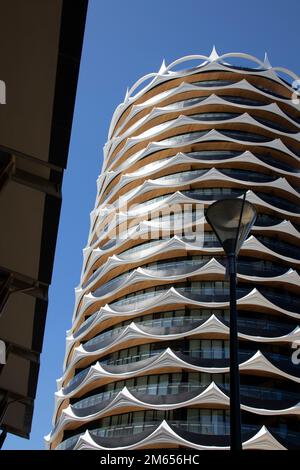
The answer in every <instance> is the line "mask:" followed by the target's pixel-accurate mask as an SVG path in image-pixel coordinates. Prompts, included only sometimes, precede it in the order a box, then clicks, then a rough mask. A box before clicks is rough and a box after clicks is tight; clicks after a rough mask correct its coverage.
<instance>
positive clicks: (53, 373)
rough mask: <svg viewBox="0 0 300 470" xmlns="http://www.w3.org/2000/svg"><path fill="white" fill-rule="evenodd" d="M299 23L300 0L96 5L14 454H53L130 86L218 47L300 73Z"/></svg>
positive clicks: (108, 0) (138, 0)
mask: <svg viewBox="0 0 300 470" xmlns="http://www.w3.org/2000/svg"><path fill="white" fill-rule="evenodd" d="M299 17H300V2H299V0H285V1H284V2H283V1H280V0H251V1H250V0H249V1H245V0H226V1H224V0H213V1H207V0H184V1H182V0H180V1H179V0H151V1H146V0H90V4H89V10H88V16H87V25H86V32H85V40H84V47H83V55H82V62H81V70H80V76H79V85H78V91H77V101H76V108H75V115H74V122H73V131H72V138H71V144H70V151H69V159H68V168H67V171H66V173H65V178H64V184H63V205H62V213H61V220H60V226H59V234H58V242H57V249H56V257H55V265H54V272H53V279H52V286H51V288H50V293H49V308H48V319H47V325H46V333H45V340H44V348H43V354H42V356H41V369H40V376H39V384H38V390H37V398H36V402H35V412H34V418H33V424H32V431H31V439H30V440H29V441H27V440H24V439H20V438H17V437H14V436H9V437H8V438H7V440H6V443H5V445H4V449H43V448H44V443H43V436H44V435H45V434H47V433H48V432H49V431H50V429H51V417H52V413H53V403H54V391H55V389H56V379H57V378H58V377H60V376H61V374H62V363H63V358H64V352H65V332H66V330H67V329H68V328H70V325H71V316H72V312H73V303H74V287H75V286H76V285H77V284H78V281H79V275H80V271H81V264H82V249H83V248H84V246H85V244H86V241H87V235H88V232H89V213H90V211H91V210H92V209H93V206H94V201H95V195H96V178H97V176H98V174H99V172H100V170H101V164H102V147H103V145H104V143H105V141H106V137H107V130H108V126H109V123H110V119H111V116H112V113H113V111H114V109H115V107H116V106H117V105H118V104H119V103H120V102H121V101H123V98H124V95H125V91H126V88H127V86H130V85H132V84H133V83H134V82H135V81H136V80H137V79H138V78H139V77H140V76H142V75H145V74H146V73H149V72H153V71H157V70H158V69H159V67H160V64H161V62H162V59H163V58H165V59H166V61H167V63H170V62H171V61H173V60H175V59H176V58H179V57H181V56H183V55H188V54H209V53H210V51H211V49H212V46H213V44H215V45H216V47H217V50H218V52H219V53H225V52H233V51H235V52H236V51H238V52H248V53H250V54H253V55H256V56H257V57H259V58H263V56H264V52H265V51H267V52H268V55H269V59H270V62H271V63H272V65H274V66H275V65H282V66H285V67H287V68H290V69H292V70H294V71H295V72H296V73H298V74H300V56H299Z"/></svg>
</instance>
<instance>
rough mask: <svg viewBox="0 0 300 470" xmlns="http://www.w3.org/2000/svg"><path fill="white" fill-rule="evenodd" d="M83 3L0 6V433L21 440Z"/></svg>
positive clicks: (15, 0) (50, 0) (32, 383)
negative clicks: (0, 354)
mask: <svg viewBox="0 0 300 470" xmlns="http://www.w3.org/2000/svg"><path fill="white" fill-rule="evenodd" d="M87 3H88V2H87V0H77V1H76V2H74V1H72V0H45V1H42V2H41V1H39V0H27V1H26V2H24V1H23V0H7V1H5V2H2V4H1V20H2V21H1V29H0V58H1V60H0V80H2V81H3V82H4V83H5V87H6V104H0V217H1V234H0V340H3V341H4V342H5V345H6V348H7V354H6V355H7V362H6V364H5V365H3V366H0V428H1V429H3V430H6V431H7V432H11V433H14V434H17V435H19V436H23V437H27V438H28V437H29V433H30V429H31V421H32V413H33V404H34V398H35V394H36V386H37V380H38V373H39V356H40V353H41V350H42V344H43V335H44V327H45V320H46V313H47V303H48V299H47V294H48V286H49V284H50V282H51V276H52V268H53V260H54V252H55V244H56V236H57V230H58V223H59V216H60V207H61V184H62V178H63V171H64V168H65V167H66V164H67V155H68V147H69V140H70V133H71V126H72V118H73V110H74V103H75V95H76V88H77V79H78V72H79V64H80V57H81V49H82V42H83V34H84V27H85V17H86V10H87Z"/></svg>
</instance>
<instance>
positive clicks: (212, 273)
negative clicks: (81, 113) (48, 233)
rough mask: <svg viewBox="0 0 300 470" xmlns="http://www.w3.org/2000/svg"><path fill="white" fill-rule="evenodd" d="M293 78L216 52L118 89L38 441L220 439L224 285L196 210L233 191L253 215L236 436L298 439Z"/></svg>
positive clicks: (299, 311)
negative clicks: (121, 95)
mask: <svg viewBox="0 0 300 470" xmlns="http://www.w3.org/2000/svg"><path fill="white" fill-rule="evenodd" d="M191 60H193V61H194V63H197V64H196V65H195V66H193V67H192V68H188V69H187V68H185V67H186V65H185V62H188V61H191ZM236 61H237V62H238V65H234V64H235V62H236ZM242 61H247V66H242V65H241V63H242ZM249 62H250V63H251V64H250V66H249ZM282 73H285V79H283V78H282ZM296 79H297V77H296V76H295V75H294V74H293V73H292V72H289V71H287V70H285V69H282V68H274V67H272V66H271V65H270V63H269V62H268V59H267V58H265V60H264V61H260V60H258V59H256V58H255V57H252V56H249V55H247V54H225V55H223V56H219V55H218V54H217V52H216V50H215V49H213V51H212V53H211V55H210V56H209V57H206V56H192V57H184V58H182V59H179V60H177V61H175V62H173V63H172V64H171V65H169V66H166V65H165V64H164V63H163V64H162V66H161V69H160V70H159V72H158V73H153V74H149V75H147V76H146V77H143V78H142V79H141V80H139V81H138V82H137V83H136V84H135V85H134V86H133V87H132V88H131V90H130V91H128V92H127V94H126V97H125V100H124V102H123V103H122V104H121V105H120V106H119V107H118V108H117V109H116V111H115V113H114V115H113V118H112V122H111V126H110V130H109V136H108V142H107V144H106V145H105V147H104V163H103V169H102V172H101V175H100V176H99V179H98V187H97V197H96V204H95V208H94V210H93V211H92V213H91V229H90V234H89V239H88V244H87V247H86V248H85V249H84V261H83V269H82V274H81V281H80V285H79V287H78V288H76V301H75V309H74V316H73V323H72V328H71V329H70V330H69V331H68V332H67V347H66V358H65V364H64V374H63V376H62V377H61V378H60V379H59V380H58V391H57V392H56V395H55V412H54V418H53V430H52V432H51V433H50V434H49V435H48V436H47V437H46V443H47V446H48V448H50V449H142V448H159V447H163V448H173V447H179V448H180V447H189V448H195V449H199V450H201V449H224V448H225V449H226V448H229V434H230V428H229V393H230V384H229V331H230V330H229V329H230V325H229V304H228V297H229V286H228V280H227V277H226V262H225V258H224V253H223V251H222V249H221V247H220V245H219V243H218V240H217V239H216V238H215V236H214V234H213V232H212V231H211V228H210V227H209V225H208V224H207V223H206V221H205V217H204V216H205V209H206V208H207V207H208V205H209V204H211V203H212V202H213V201H215V200H218V199H223V198H228V197H229V198H239V197H243V195H244V193H245V192H246V197H247V200H248V201H250V202H252V203H253V204H255V206H256V209H257V212H258V217H257V220H256V223H255V226H254V227H253V230H252V232H251V234H250V236H249V237H248V239H247V240H246V242H245V243H244V245H243V247H242V249H241V251H240V256H239V260H238V285H237V295H238V302H237V303H238V329H239V362H240V380H241V410H242V437H243V447H244V448H245V449H294V448H299V447H300V444H299V442H300V432H299V422H300V421H299V417H300V405H299V401H300V400H299V396H300V387H299V382H300V366H299V364H298V362H299V361H298V357H299V356H298V351H297V341H299V339H300V328H299V319H300V295H299V284H300V278H299V273H298V270H299V264H300V245H299V242H300V233H299V227H300V225H299V224H300V192H299V189H300V173H299V171H300V159H299V157H300V145H299V136H300V134H299V127H300V111H299V104H298V100H297V99H296V98H297V97H296V98H295V93H294V92H293V88H292V82H293V81H294V80H296ZM171 204H173V205H175V206H176V207H175V209H172V210H171V215H170V214H169V215H168V214H167V213H165V212H164V211H163V209H164V208H166V207H170V205H171ZM182 208H184V214H185V215H188V216H189V218H188V219H184V217H185V215H184V217H183V215H182V214H183V213H182V212H181V210H182ZM115 210H116V211H117V216H116V215H115V212H114V211H115ZM178 220H180V221H182V220H184V223H183V226H184V227H183V228H185V223H186V222H185V221H186V220H188V221H189V223H187V225H188V226H189V229H188V230H184V232H183V230H182V226H181V225H180V224H177V222H178ZM179 226H180V227H179Z"/></svg>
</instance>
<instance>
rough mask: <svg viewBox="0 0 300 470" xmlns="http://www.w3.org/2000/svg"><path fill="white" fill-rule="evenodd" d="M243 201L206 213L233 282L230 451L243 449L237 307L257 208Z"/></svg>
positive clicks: (216, 206)
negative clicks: (243, 253) (241, 260)
mask: <svg viewBox="0 0 300 470" xmlns="http://www.w3.org/2000/svg"><path fill="white" fill-rule="evenodd" d="M245 197H246V193H245V194H244V197H243V199H223V200H219V201H216V202H214V203H213V204H212V205H211V206H209V208H208V209H207V211H206V219H207V221H208V223H209V224H210V225H211V227H212V229H213V231H214V232H215V234H216V236H217V238H218V240H219V242H220V243H221V246H222V248H223V250H224V252H225V254H226V256H227V266H228V274H229V283H230V338H229V349H230V449H231V450H242V433H241V403H240V375H239V360H238V330H237V308H236V280H237V274H236V273H237V270H236V260H237V255H238V253H239V250H240V248H241V246H242V244H243V243H244V241H245V239H246V238H247V236H248V234H249V232H250V230H251V228H252V226H253V224H254V222H255V219H256V209H255V207H254V206H253V205H252V204H251V203H250V202H248V201H246V200H245Z"/></svg>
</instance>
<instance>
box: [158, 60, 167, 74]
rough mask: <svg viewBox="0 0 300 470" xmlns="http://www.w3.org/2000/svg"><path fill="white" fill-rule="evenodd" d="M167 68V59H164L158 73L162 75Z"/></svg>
mask: <svg viewBox="0 0 300 470" xmlns="http://www.w3.org/2000/svg"><path fill="white" fill-rule="evenodd" d="M166 69H167V66H166V61H165V59H163V61H162V63H161V66H160V69H159V71H158V74H159V75H162V74H163V73H164V72H165V71H166Z"/></svg>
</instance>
